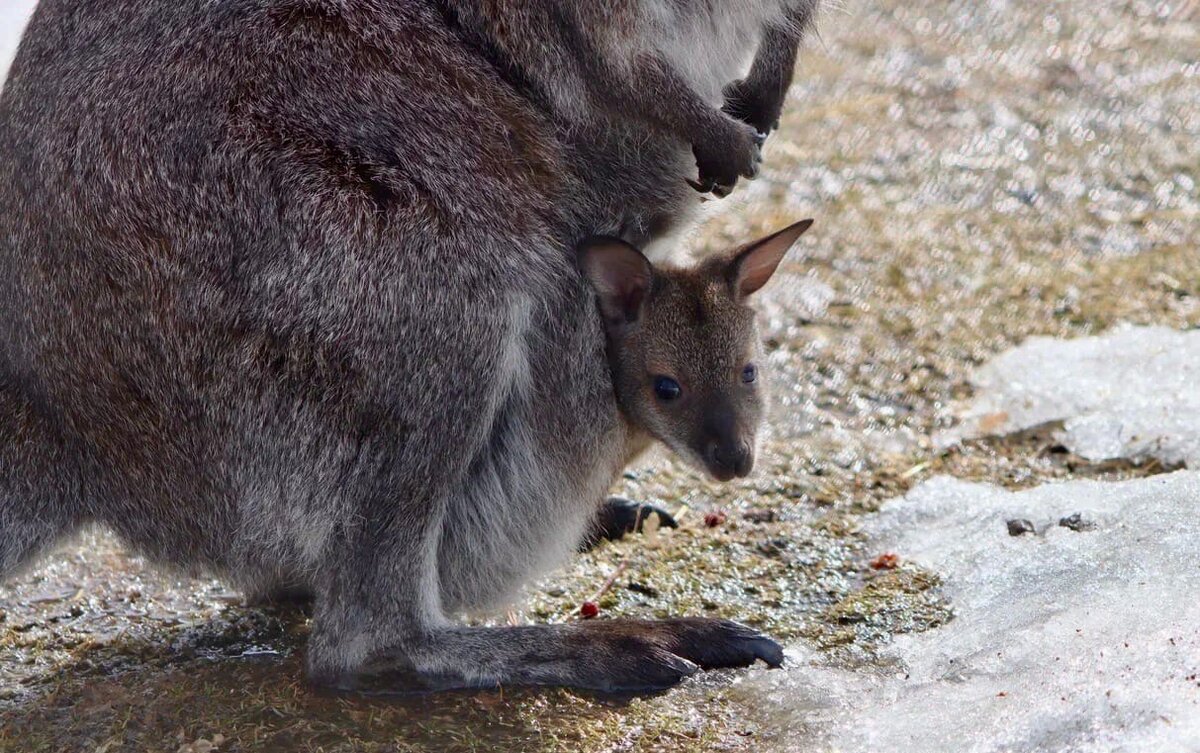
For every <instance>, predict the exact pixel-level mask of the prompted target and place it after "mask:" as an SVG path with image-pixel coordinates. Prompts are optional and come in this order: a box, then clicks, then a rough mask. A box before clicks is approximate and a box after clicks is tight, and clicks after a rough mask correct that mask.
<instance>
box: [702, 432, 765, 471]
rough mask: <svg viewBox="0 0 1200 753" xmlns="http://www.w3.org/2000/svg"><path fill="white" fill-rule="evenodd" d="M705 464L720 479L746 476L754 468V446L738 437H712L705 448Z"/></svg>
mask: <svg viewBox="0 0 1200 753" xmlns="http://www.w3.org/2000/svg"><path fill="white" fill-rule="evenodd" d="M704 464H705V465H706V466H707V467H708V472H709V473H711V474H712V475H713V477H715V478H716V479H717V480H718V481H729V480H730V479H732V478H735V477H737V478H745V477H746V476H749V475H750V471H751V470H753V469H754V448H753V447H752V446H751V444H750V443H749V442H743V441H742V440H740V439H737V438H730V439H711V440H709V442H708V445H707V446H706V447H705V450H704Z"/></svg>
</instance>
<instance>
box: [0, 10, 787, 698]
mask: <svg viewBox="0 0 1200 753" xmlns="http://www.w3.org/2000/svg"><path fill="white" fill-rule="evenodd" d="M714 5H717V4H714ZM481 7H482V6H481ZM670 7H674V6H673V5H672V6H670ZM453 15H454V14H453V13H450V12H449V11H448V10H447V7H446V6H445V5H444V4H438V3H433V2H416V1H415V0H407V1H402V0H344V1H343V2H333V1H332V0H330V1H328V2H318V1H315V0H303V1H300V0H253V2H252V1H251V0H225V1H224V2H211V0H171V1H170V2H167V0H72V1H70V2H68V0H43V2H42V4H41V6H40V7H39V10H38V12H37V14H36V15H35V18H34V21H33V23H32V25H31V27H30V30H29V31H28V33H27V34H26V37H25V40H24V41H23V43H22V47H21V50H20V52H19V53H18V57H17V60H16V62H15V64H14V67H13V70H12V72H11V74H10V78H9V80H8V82H7V84H6V86H5V89H4V92H3V94H2V95H0V264H2V265H3V268H4V270H5V274H4V275H3V276H0V573H9V572H12V571H13V570H14V569H15V568H16V567H17V566H19V565H20V564H22V563H24V562H27V561H29V560H30V558H31V557H32V556H33V555H34V554H36V553H37V552H38V551H40V550H42V549H44V548H45V547H47V546H49V545H50V544H52V543H53V541H55V540H56V539H57V538H58V537H60V536H61V535H62V534H64V533H66V532H68V531H70V530H72V529H74V528H76V527H78V526H80V525H81V524H84V523H86V522H89V521H99V522H102V523H104V524H106V525H108V526H110V527H111V528H113V529H114V530H115V531H116V532H117V533H118V534H120V535H121V536H122V538H123V539H124V540H125V541H127V542H128V543H129V544H130V545H131V546H133V547H135V548H136V549H138V550H139V551H141V552H143V553H145V554H147V555H148V556H150V557H152V558H154V559H156V560H158V561H161V562H164V563H169V564H172V565H175V566H180V567H184V568H189V569H195V570H206V571H212V572H216V573H220V574H221V575H223V576H224V577H226V578H227V579H229V580H230V581H231V582H232V583H234V584H235V585H238V586H240V587H242V588H243V589H245V590H246V591H247V592H248V593H250V594H252V595H253V594H258V595H263V596H270V595H272V594H275V593H279V592H284V591H288V590H292V589H297V588H298V589H303V590H309V591H311V592H312V593H313V594H314V596H315V599H316V601H315V606H314V620H313V631H312V635H311V638H310V641H309V646H308V651H307V666H308V671H309V673H310V676H311V677H312V678H313V679H314V680H316V681H317V682H320V683H324V684H332V685H337V686H342V687H362V686H363V685H365V684H372V683H374V684H378V683H383V684H385V685H387V686H388V687H390V688H392V689H404V688H409V687H414V686H418V687H429V688H437V687H460V686H480V685H495V684H499V683H506V684H507V683H545V684H567V685H576V686H580V687H592V688H602V689H609V690H614V689H643V688H655V687H662V686H665V685H669V684H671V683H672V682H675V681H677V680H678V679H679V678H680V677H682V676H683V675H685V674H687V673H689V672H690V671H692V670H694V668H695V666H696V665H699V666H724V665H737V664H745V663H748V662H750V661H753V660H754V658H755V657H756V656H758V657H762V658H765V659H767V660H768V661H769V662H772V663H777V662H778V661H779V657H780V654H779V649H778V646H776V645H775V644H774V643H771V642H770V641H768V640H767V639H765V638H762V637H761V636H758V635H757V634H755V633H752V632H751V631H748V630H747V629H745V628H741V627H739V626H736V625H732V624H731V623H726V622H718V621H709V620H683V621H668V622H655V623H643V622H627V621H615V620H614V621H595V622H590V623H585V624H570V625H557V626H535V627H508V628H501V627H497V628H466V627H461V626H459V625H456V624H455V623H454V622H452V620H451V617H452V616H453V615H455V614H458V613H460V612H463V611H467V610H475V609H479V608H483V607H487V606H489V605H494V604H497V603H501V602H502V601H504V600H505V599H507V598H509V597H510V596H511V595H512V594H513V593H514V592H515V591H516V590H517V589H518V588H519V586H520V585H521V584H522V583H523V582H525V581H526V580H527V579H528V578H529V577H530V576H531V574H534V573H537V572H538V571H540V570H543V569H545V568H547V567H550V566H552V565H553V564H554V563H555V562H557V561H558V560H559V558H560V557H562V556H564V555H566V554H568V553H569V551H570V550H571V549H572V548H573V547H574V545H575V543H576V542H577V541H578V539H579V538H580V537H581V535H582V532H583V530H584V528H585V527H586V525H587V521H588V519H589V517H590V516H591V515H592V513H593V511H594V510H595V506H596V501H597V500H599V499H600V498H601V497H602V496H603V494H604V492H605V490H606V489H607V487H608V486H609V484H610V483H611V482H612V481H613V479H614V477H615V475H616V474H617V473H618V472H619V470H620V469H621V468H622V467H623V465H624V464H625V463H626V461H627V460H628V459H629V457H630V456H631V455H633V454H636V452H637V451H638V450H640V449H641V448H642V447H644V446H645V444H646V443H648V442H649V441H650V438H656V439H659V440H663V441H666V442H667V443H668V444H670V445H671V446H672V447H674V448H675V449H676V450H679V451H682V452H683V453H684V454H685V455H686V456H688V457H690V458H693V459H694V460H697V461H698V462H701V463H703V465H704V466H705V467H706V468H709V469H710V470H711V471H712V472H713V473H714V475H716V476H718V477H720V478H725V477H728V476H730V475H736V474H741V473H744V472H746V471H747V470H748V469H749V464H750V460H751V455H750V454H749V453H750V448H751V447H752V437H753V432H754V428H755V426H756V424H757V422H758V420H759V419H758V404H759V401H760V400H761V398H760V397H759V396H758V394H757V391H756V388H755V387H754V386H753V385H754V384H756V382H754V381H751V382H749V383H747V382H745V381H744V380H746V379H749V378H750V377H751V376H753V370H752V369H750V370H747V367H748V366H750V365H751V360H752V359H751V354H752V352H753V346H754V338H753V332H752V329H753V327H752V317H751V313H750V310H749V309H748V308H747V307H746V306H745V301H744V298H745V296H746V295H748V294H749V293H750V292H751V291H752V289H753V288H755V287H756V286H757V285H759V284H761V282H763V281H765V279H766V277H767V276H769V273H770V271H771V270H772V269H773V268H774V265H775V264H776V263H777V262H778V259H779V258H780V257H781V256H782V254H783V253H784V251H786V249H787V247H788V246H789V245H790V244H791V242H792V241H793V240H794V239H795V237H796V236H798V234H799V233H800V232H802V230H803V226H795V227H793V228H790V229H788V230H787V231H784V232H783V233H782V234H779V235H776V236H772V237H771V238H768V239H766V240H764V241H762V242H760V243H758V244H755V245H752V246H750V247H747V248H746V249H744V250H742V251H741V252H739V253H737V254H734V255H726V256H722V257H719V258H717V259H715V260H713V261H712V262H710V263H708V264H707V265H705V266H703V267H702V268H700V269H699V270H696V271H693V272H666V271H662V272H656V271H655V270H653V268H652V267H650V266H649V265H648V263H647V262H646V261H645V260H644V258H642V257H640V256H639V255H638V254H637V253H635V252H634V250H633V249H632V247H629V246H625V245H623V243H619V242H616V241H608V242H603V243H595V242H592V243H588V244H586V245H585V246H584V250H583V252H582V256H581V259H580V261H581V263H579V264H577V260H576V258H575V252H574V249H575V248H576V246H577V245H578V243H579V241H580V239H583V238H586V237H588V236H591V235H593V234H596V233H598V232H599V233H612V232H616V231H619V230H621V229H622V228H623V227H626V226H627V225H628V221H629V218H630V217H631V216H634V215H637V216H642V215H641V214H639V213H649V214H653V213H656V212H665V211H666V210H668V209H670V208H671V207H673V206H676V205H677V202H676V200H675V199H672V198H670V191H669V190H663V191H659V192H658V193H655V191H654V190H651V185H652V183H653V181H652V180H651V179H650V178H649V177H647V176H650V177H653V176H655V175H657V176H658V185H660V186H661V185H665V180H666V178H664V177H663V176H664V175H665V173H664V172H663V165H668V164H670V160H669V159H666V158H665V157H664V156H663V155H665V154H667V153H668V152H669V149H668V148H666V147H663V148H662V149H659V148H658V147H656V146H655V145H654V144H653V143H652V142H650V141H645V140H643V141H644V143H643V144H642V146H641V147H639V148H633V147H631V146H629V144H626V145H625V146H626V147H629V148H628V149H627V150H626V151H625V152H620V153H619V154H618V156H621V157H622V158H624V159H627V161H626V162H625V163H623V164H621V165H620V169H618V167H617V166H615V165H616V164H617V163H615V162H611V161H610V162H605V161H604V160H603V159H602V157H601V155H602V153H603V149H602V146H603V144H604V143H607V142H605V141H604V139H603V138H600V137H599V136H598V139H597V140H595V141H589V140H587V139H584V138H583V137H582V136H581V135H580V134H581V132H582V131H581V130H580V129H578V128H575V127H573V126H571V124H570V123H569V122H568V121H567V120H565V119H564V118H563V117H561V116H560V114H559V113H557V111H555V110H554V109H553V108H552V107H548V106H547V105H546V103H545V102H544V101H543V100H541V99H539V98H538V97H537V96H536V89H537V87H535V86H532V85H529V86H528V87H526V85H525V84H522V83H520V82H519V81H517V79H519V78H520V77H519V76H516V74H515V73H514V71H513V70H512V69H511V68H509V67H506V66H505V65H501V64H500V63H498V62H497V61H498V60H501V59H503V57H502V56H501V57H497V55H499V53H497V52H496V51H495V48H494V47H493V46H492V45H490V44H484V43H483V42H482V41H479V40H476V39H475V38H474V36H473V35H472V34H467V33H466V32H465V31H464V28H465V27H463V26H461V25H458V24H457V23H451V22H450V21H448V16H453ZM612 122H613V125H612V128H611V131H608V130H604V131H601V130H595V131H589V132H592V133H596V134H601V135H603V134H605V133H610V132H613V133H625V134H627V135H628V134H632V133H634V131H633V130H624V131H622V130H621V129H622V128H625V126H623V125H620V124H617V123H616V121H615V120H614V121H612ZM593 127H594V126H589V127H588V129H590V128H593ZM588 129H584V130H588ZM604 138H607V137H606V136H605V137H604ZM631 143H632V142H631ZM675 148H677V147H670V149H675ZM611 156H612V155H611V154H610V157H611ZM597 170H602V172H601V173H599V174H598V173H597V172H596V171H597ZM626 170H628V171H631V172H632V174H633V175H632V176H630V175H627V174H626V173H625V172H624V171H626ZM639 171H640V175H639ZM676 179H677V178H674V177H673V178H672V180H676ZM624 187H627V188H629V189H630V190H629V192H628V194H627V195H625V198H626V199H628V203H626V202H624V201H622V194H621V193H620V190H621V189H622V188H624ZM685 188H686V186H685ZM687 190H690V189H687ZM614 192H615V193H614ZM631 207H632V208H631ZM649 214H646V215H645V216H649ZM635 224H637V223H635ZM581 270H582V274H581ZM593 286H594V287H593ZM597 300H599V302H600V306H599V309H598V308H597V305H596V301H597ZM598 311H599V312H600V313H598ZM672 380H674V381H672ZM656 395H657V396H656Z"/></svg>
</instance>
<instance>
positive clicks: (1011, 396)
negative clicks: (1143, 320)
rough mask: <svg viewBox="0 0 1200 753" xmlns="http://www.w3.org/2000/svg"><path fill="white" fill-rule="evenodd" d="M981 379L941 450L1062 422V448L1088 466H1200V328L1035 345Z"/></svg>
mask: <svg viewBox="0 0 1200 753" xmlns="http://www.w3.org/2000/svg"><path fill="white" fill-rule="evenodd" d="M972 381H973V383H974V384H975V387H976V389H977V392H978V395H979V397H978V398H977V399H976V401H975V403H974V404H973V405H972V406H971V407H970V409H969V410H968V412H967V414H966V415H965V416H964V417H963V420H962V422H961V424H960V426H959V427H957V428H956V429H954V430H953V431H950V432H946V433H945V434H943V435H942V436H940V437H939V442H940V443H941V444H949V443H952V442H954V441H957V440H959V439H963V438H969V437H978V436H984V435H987V434H1006V433H1009V432H1012V431H1017V430H1020V429H1026V428H1029V427H1031V426H1036V425H1038V424H1041V423H1045V422H1047V421H1063V422H1064V431H1063V436H1062V441H1063V443H1064V444H1065V445H1066V446H1067V447H1068V448H1070V449H1071V451H1072V452H1075V453H1076V454H1078V455H1080V456H1082V457H1084V458H1087V459H1089V460H1108V459H1111V458H1132V459H1137V460H1140V459H1146V458H1157V459H1159V460H1161V461H1162V462H1163V463H1166V464H1168V465H1177V464H1180V463H1184V464H1186V465H1187V466H1189V467H1191V468H1200V330H1194V331H1189V332H1179V331H1176V330H1172V329H1168V328H1166V327H1128V326H1125V327H1118V328H1117V329H1115V330H1113V331H1111V332H1109V333H1107V334H1105V335H1102V336H1099V337H1086V338H1081V339H1078V340H1054V339H1051V338H1045V337H1035V338H1032V339H1030V340H1029V341H1028V342H1026V343H1024V344H1022V345H1021V346H1019V347H1017V348H1014V349H1012V350H1010V351H1008V352H1006V353H1004V354H1002V355H1000V356H999V357H997V358H996V359H994V360H992V361H991V362H990V363H988V364H987V365H985V366H984V367H982V368H981V369H980V370H979V371H978V372H977V373H976V374H975V377H974V378H973V380H972Z"/></svg>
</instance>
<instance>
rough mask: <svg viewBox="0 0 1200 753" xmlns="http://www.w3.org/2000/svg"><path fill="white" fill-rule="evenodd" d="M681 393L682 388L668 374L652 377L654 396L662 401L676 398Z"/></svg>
mask: <svg viewBox="0 0 1200 753" xmlns="http://www.w3.org/2000/svg"><path fill="white" fill-rule="evenodd" d="M682 394H683V388H682V387H680V386H679V382H676V381H675V380H674V379H672V378H671V377H669V376H656V377H654V396H655V397H657V398H658V399H659V400H662V401H664V402H669V401H671V400H675V399H677V398H678V397H679V396H680V395H682Z"/></svg>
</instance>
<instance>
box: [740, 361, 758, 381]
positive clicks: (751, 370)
mask: <svg viewBox="0 0 1200 753" xmlns="http://www.w3.org/2000/svg"><path fill="white" fill-rule="evenodd" d="M755 379H758V369H756V368H755V367H754V364H752V363H751V364H747V365H746V368H744V369H742V382H744V383H745V384H750V383H751V382H753V381H754V380H755Z"/></svg>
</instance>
